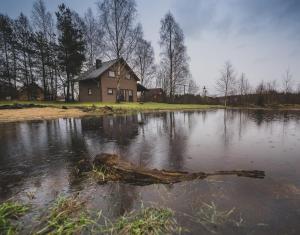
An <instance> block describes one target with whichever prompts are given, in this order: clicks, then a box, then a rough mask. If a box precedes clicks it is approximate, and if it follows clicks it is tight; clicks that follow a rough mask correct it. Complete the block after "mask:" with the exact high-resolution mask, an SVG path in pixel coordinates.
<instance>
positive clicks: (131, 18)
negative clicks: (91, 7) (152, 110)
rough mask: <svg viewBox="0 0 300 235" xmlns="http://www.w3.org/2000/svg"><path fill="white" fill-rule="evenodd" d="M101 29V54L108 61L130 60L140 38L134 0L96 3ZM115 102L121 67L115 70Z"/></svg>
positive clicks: (117, 95) (107, 0)
mask: <svg viewBox="0 0 300 235" xmlns="http://www.w3.org/2000/svg"><path fill="white" fill-rule="evenodd" d="M98 9H99V14H100V23H101V26H102V27H101V28H102V30H103V33H104V38H103V53H104V56H105V57H107V58H109V59H118V60H119V59H120V58H123V59H125V61H127V62H128V61H130V60H131V59H132V55H133V52H134V50H135V47H136V45H137V41H138V38H140V35H141V32H142V29H141V25H139V24H135V18H136V3H135V0H102V1H99V2H98ZM117 70H118V71H117V73H116V77H117V92H116V101H117V102H119V101H120V95H121V94H120V79H121V76H120V75H121V74H123V72H122V70H123V66H121V64H120V63H118V68H117Z"/></svg>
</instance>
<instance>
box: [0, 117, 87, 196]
mask: <svg viewBox="0 0 300 235" xmlns="http://www.w3.org/2000/svg"><path fill="white" fill-rule="evenodd" d="M79 124H80V123H78V120H76V119H59V120H50V121H38V122H24V123H15V124H13V125H11V126H10V125H7V126H5V127H3V131H1V136H2V134H3V136H4V139H5V142H4V144H3V145H1V151H0V159H1V160H3V162H1V166H0V167H1V168H2V169H5V171H6V172H8V174H7V176H9V177H5V176H1V177H0V178H1V181H0V185H1V187H2V186H3V187H5V185H10V188H6V189H5V190H2V189H1V192H4V191H6V192H7V195H9V194H10V193H11V190H15V189H13V187H22V185H23V184H33V186H35V185H37V186H39V185H41V184H42V183H41V182H44V183H45V182H52V183H53V182H56V183H54V185H57V186H58V187H61V186H62V185H64V186H67V185H65V184H66V183H67V184H68V183H71V187H72V183H73V181H72V178H71V177H72V175H71V174H70V173H68V172H70V171H71V170H72V169H73V167H74V166H75V165H76V163H77V162H78V161H79V160H80V159H82V158H84V157H86V156H87V155H86V144H85V141H84V140H83V138H82V135H81V130H80V129H81V128H80V126H78V125H79ZM12 129H13V132H12V133H13V134H8V132H11V130H12ZM1 138H2V137H1ZM1 143H3V142H1ZM45 169H46V170H47V171H45ZM58 172H60V174H65V173H63V172H66V173H67V176H69V180H66V178H65V177H59V174H58ZM20 173H21V174H20ZM15 174H17V175H15ZM42 174H47V177H50V178H52V179H50V178H48V179H46V178H42V177H41V178H40V181H41V182H38V181H39V180H38V181H37V179H39V178H37V177H38V176H41V175H42ZM31 181H33V182H31ZM58 181H59V182H58ZM68 181H69V182H68ZM2 196H3V197H6V196H5V195H3V193H1V196H0V197H2Z"/></svg>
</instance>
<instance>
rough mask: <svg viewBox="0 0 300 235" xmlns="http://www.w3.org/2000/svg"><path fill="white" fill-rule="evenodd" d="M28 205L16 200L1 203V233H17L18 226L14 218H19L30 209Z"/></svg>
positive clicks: (8, 234)
mask: <svg viewBox="0 0 300 235" xmlns="http://www.w3.org/2000/svg"><path fill="white" fill-rule="evenodd" d="M28 209H29V208H28V207H27V206H25V205H22V204H19V203H16V202H4V203H2V204H1V205H0V234H7V235H10V234H15V233H16V231H17V227H16V226H15V225H14V223H13V220H17V219H18V218H19V217H21V216H22V215H24V214H25V213H26V212H27V211H28Z"/></svg>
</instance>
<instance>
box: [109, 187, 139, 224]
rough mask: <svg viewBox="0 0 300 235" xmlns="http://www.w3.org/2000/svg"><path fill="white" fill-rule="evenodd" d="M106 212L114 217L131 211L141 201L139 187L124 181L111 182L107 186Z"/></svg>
mask: <svg viewBox="0 0 300 235" xmlns="http://www.w3.org/2000/svg"><path fill="white" fill-rule="evenodd" d="M107 193H108V195H107V198H106V207H107V211H106V213H107V214H108V215H109V216H111V217H114V218H117V217H119V216H122V215H124V213H125V212H130V211H132V209H133V208H134V206H135V203H139V191H138V188H137V187H135V186H133V185H129V184H123V183H111V184H109V185H108V187H107Z"/></svg>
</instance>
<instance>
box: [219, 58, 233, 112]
mask: <svg viewBox="0 0 300 235" xmlns="http://www.w3.org/2000/svg"><path fill="white" fill-rule="evenodd" d="M216 85H217V90H218V91H219V92H220V94H222V95H223V96H224V106H225V108H226V107H227V97H228V95H231V94H233V93H234V91H235V85H236V79H235V72H234V69H233V66H232V64H231V63H230V62H229V61H227V62H225V65H224V68H223V69H222V70H221V77H220V78H219V79H218V80H217V82H216Z"/></svg>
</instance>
